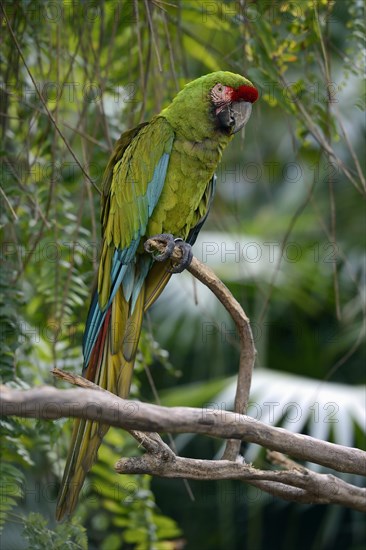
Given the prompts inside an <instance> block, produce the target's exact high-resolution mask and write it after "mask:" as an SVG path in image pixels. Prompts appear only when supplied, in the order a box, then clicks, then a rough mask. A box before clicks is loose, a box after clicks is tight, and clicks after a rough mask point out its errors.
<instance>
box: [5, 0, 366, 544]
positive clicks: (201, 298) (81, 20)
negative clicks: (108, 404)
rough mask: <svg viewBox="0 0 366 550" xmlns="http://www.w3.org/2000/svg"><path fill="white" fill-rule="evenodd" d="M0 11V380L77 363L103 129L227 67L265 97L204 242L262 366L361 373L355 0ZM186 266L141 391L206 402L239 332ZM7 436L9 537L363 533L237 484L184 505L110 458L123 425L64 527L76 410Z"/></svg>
mask: <svg viewBox="0 0 366 550" xmlns="http://www.w3.org/2000/svg"><path fill="white" fill-rule="evenodd" d="M2 6H3V8H4V9H5V12H6V14H7V18H5V17H4V16H3V17H2V28H3V31H4V37H5V39H4V41H3V43H2V46H1V53H0V55H1V76H0V78H1V90H0V92H1V109H0V111H1V116H0V121H1V138H2V142H1V147H0V155H1V169H2V178H1V180H2V181H1V197H2V205H3V207H2V210H1V214H0V222H1V239H2V248H1V260H2V264H3V269H2V273H1V279H0V288H1V297H0V320H1V326H2V332H1V334H2V341H1V343H2V354H1V358H0V361H1V363H0V368H1V378H2V381H3V382H7V383H11V384H12V385H13V386H15V387H20V388H26V387H29V386H33V385H38V384H42V383H48V384H52V383H54V382H53V380H52V378H51V376H50V370H51V368H52V367H54V366H58V367H60V368H64V369H70V370H73V371H76V372H79V371H80V369H81V363H82V359H81V336H82V332H83V327H84V320H85V317H86V311H87V307H88V297H89V292H90V287H91V284H92V282H93V278H94V273H95V269H96V266H97V260H98V249H99V221H98V220H99V195H98V192H97V191H96V187H98V186H100V180H101V175H102V172H103V170H104V167H105V165H106V162H107V159H108V156H109V153H110V151H111V149H112V147H113V142H114V141H115V139H117V138H118V137H119V135H120V133H121V132H123V131H124V130H125V129H127V128H130V127H132V126H134V125H136V124H137V123H138V122H140V121H142V120H148V119H149V118H150V117H151V116H152V115H153V114H155V113H157V112H158V111H159V110H160V109H161V108H162V107H163V106H164V105H166V104H168V103H169V102H170V101H171V99H172V98H173V96H174V95H175V93H176V92H177V91H178V90H179V89H180V88H181V87H182V86H183V85H184V84H185V83H186V82H187V81H189V80H192V79H193V78H196V77H197V76H200V75H201V74H204V73H207V72H210V71H214V70H219V69H225V70H231V71H234V72H239V73H243V74H245V75H247V76H248V77H249V78H251V80H252V81H253V82H254V83H255V85H256V86H257V87H258V88H259V89H260V92H261V99H260V101H259V102H258V103H257V104H256V105H255V106H254V109H253V115H252V119H251V121H250V123H249V125H248V127H247V130H246V136H245V140H244V141H243V140H242V139H241V138H240V137H236V139H235V140H234V142H233V143H232V144H231V146H230V148H229V149H228V150H227V151H226V152H225V155H224V157H223V159H222V163H221V166H220V168H219V170H218V193H217V196H216V199H215V204H214V207H213V210H212V212H211V214H210V217H209V219H208V222H207V224H206V226H205V231H206V232H205V233H203V235H202V236H201V240H200V241H199V243H198V246H197V247H196V253H197V254H198V255H201V256H202V257H204V256H205V255H206V260H207V261H209V262H210V263H212V265H213V266H214V268H215V270H216V272H217V273H218V275H219V276H221V277H222V279H223V280H224V281H225V283H226V284H227V285H228V286H229V288H230V289H231V290H232V292H233V293H234V295H235V296H236V297H237V299H238V300H239V301H240V302H241V303H242V304H243V306H244V307H245V310H246V312H247V313H248V315H249V316H250V318H251V320H252V324H253V328H254V329H255V330H254V332H255V335H256V347H257V349H258V365H259V366H260V367H266V368H267V369H272V370H280V371H284V372H287V373H294V372H296V373H298V374H301V375H303V376H307V377H309V378H310V377H312V378H315V379H319V381H322V382H321V383H322V384H323V387H324V385H325V384H326V382H324V380H332V381H338V382H343V383H347V384H349V385H350V391H351V390H352V385H356V384H357V385H359V384H362V383H364V382H365V370H364V360H365V348H364V345H365V331H364V323H363V318H364V310H365V303H364V286H363V283H364V265H365V264H364V256H365V255H364V205H363V199H364V195H365V188H366V186H365V176H364V168H365V166H364V114H363V110H364V108H365V87H364V81H363V80H362V79H363V77H364V62H363V55H364V51H365V50H364V43H363V37H364V18H363V16H364V13H363V11H364V10H363V3H362V2H361V1H359V0H336V1H331V0H299V1H297V2H293V1H291V2H290V1H287V0H281V1H275V0H273V1H268V0H256V1H254V0H252V1H251V0H248V1H245V0H241V1H238V2H231V1H218V2H212V1H206V0H192V1H189V0H184V1H169V2H165V1H162V0H154V1H145V0H118V1H114V0H110V1H105V2H102V1H100V0H96V1H93V2H88V1H85V2H84V1H83V2H82V1H79V2H75V3H72V2H68V1H67V0H65V1H64V2H62V1H61V0H59V1H56V2H55V1H52V2H51V1H45V2H43V1H42V2H41V1H38V0H37V1H27V0H23V1H19V0H15V1H8V2H7V1H3V2H2ZM6 19H7V20H6ZM9 27H10V28H11V31H10V28H9ZM31 76H32V77H33V80H34V82H35V83H36V86H37V88H38V90H39V92H40V94H41V96H42V99H41V98H40V97H39V95H38V94H37V93H36V92H35V89H34V83H33V82H32V80H31ZM46 106H47V108H48V110H49V112H50V113H51V114H52V118H53V120H51V119H50V117H49V115H48V113H47V112H46ZM66 143H67V144H68V146H66ZM70 149H72V151H73V152H74V154H75V156H76V158H77V159H78V161H77V162H76V161H75V159H74V158H73V156H72V155H71V154H70ZM85 172H86V173H87V174H88V175H89V178H90V179H88V177H86V175H85ZM213 231H215V233H213ZM249 243H252V245H251V247H250V246H249ZM209 245H210V246H211V248H209ZM230 247H231V248H230ZM233 247H234V248H233ZM233 249H234V250H235V254H234V255H233V254H232V252H230V251H232V250H233ZM209 250H210V251H211V253H210V254H209V253H208V251H209ZM256 253H257V254H260V256H261V257H260V258H259V259H258V261H257V258H256V256H255V254H256ZM259 260H260V261H259ZM182 281H184V279H183V278H180V279H179V280H178V278H176V280H175V281H173V282H172V287H171V288H172V290H171V291H169V289H167V291H166V294H165V295H166V298H165V299H164V295H163V296H162V297H161V299H160V304H159V303H158V304H157V306H156V308H155V310H154V311H152V313H151V316H149V318H148V320H147V323H146V330H145V333H144V335H143V338H142V342H141V346H140V348H141V351H140V353H139V357H138V362H137V365H136V377H135V380H134V384H133V388H132V395H133V397H140V398H141V399H146V400H155V399H156V396H155V392H154V391H153V390H152V389H151V387H150V384H149V377H148V376H146V374H145V373H146V372H151V373H152V375H153V378H154V381H155V385H156V386H157V387H158V388H159V390H160V388H165V391H164V393H163V394H162V399H164V402H165V403H168V404H170V405H175V404H176V405H189V404H192V405H194V406H200V405H202V404H205V403H207V402H209V401H214V400H215V399H216V398H217V396H218V395H219V393H220V392H221V391H222V390H224V389H225V387H228V386H229V384H230V383H231V378H230V376H231V375H234V374H235V372H236V368H237V358H238V351H237V342H236V339H235V333H234V334H233V332H232V331H233V327H232V326H231V324H230V319H228V318H227V317H226V316H225V314H224V313H223V312H222V310H221V309H220V308H218V307H216V304H215V303H213V302H212V300H211V301H210V299H209V298H208V297H207V294H204V293H203V291H202V289H200V287H198V288H197V289H196V293H197V298H198V306H195V303H194V298H193V296H194V290H193V287H192V283H190V282H189V283H188V284H184V283H183V282H182ZM169 292H170V294H169ZM207 330H209V332H207ZM156 341H159V343H160V344H158V343H157V342H156ZM164 349H167V350H168V351H169V357H168V356H167V353H166V352H165V351H164ZM289 379H290V378H289ZM319 383H320V382H319ZM299 392H300V388H299ZM282 397H283V396H279V398H282ZM262 398H263V399H262V400H263V401H264V399H265V397H264V393H262ZM256 399H257V400H258V401H259V402H260V400H261V394H258V395H256ZM299 399H300V397H299ZM338 405H339V407H340V411H343V416H341V419H342V422H343V421H344V422H348V423H346V424H345V425H347V426H348V425H350V426H352V422H353V421H352V419H351V418H350V416H349V415H347V409H346V407H343V408H342V402H339V403H338ZM357 430H359V428H358V427H356V426H355V427H354V437H355V440H356V439H357V441H360V440H361V437H362V435H360V433H359V432H358V431H357ZM352 433H353V432H352ZM336 436H337V434H335V435H334V434H333V436H332V437H336ZM1 437H2V449H1V450H2V456H1V484H2V486H1V502H0V521H1V523H2V525H4V524H5V529H4V532H3V542H4V548H5V547H9V548H12V549H16V548H25V547H27V545H28V547H31V548H43V547H45V545H46V544H47V546H48V547H52V548H58V547H60V548H61V547H65V548H85V547H86V544H87V542H86V537H88V544H89V548H108V549H110V548H138V549H141V550H142V549H145V548H157V549H158V550H162V549H164V548H167V549H168V548H180V547H183V546H184V545H185V544H186V547H187V548H192V549H195V548H197V547H199V548H201V549H210V550H211V549H215V548H230V549H231V548H233V549H234V548H240V549H243V548H251V549H252V548H271V549H276V548H293V547H294V546H296V547H298V548H299V549H301V548H307V549H308V548H314V550H315V549H318V548H324V549H328V548H329V549H330V548H332V549H334V548H342V549H347V548H350V549H352V550H357V549H358V548H361V544H362V537H363V536H364V525H363V523H362V520H361V519H360V515H359V514H357V513H355V512H351V511H349V510H342V509H339V508H336V507H332V506H328V507H323V508H320V507H319V506H317V507H311V506H300V505H294V504H289V503H283V502H280V501H278V500H275V499H272V498H271V497H269V496H268V495H265V494H263V493H260V494H257V493H256V492H255V491H253V490H252V489H251V488H246V487H245V486H243V487H242V486H240V487H239V488H238V485H237V484H236V485H234V484H232V483H229V482H228V483H223V484H213V483H212V484H207V485H206V484H199V483H197V482H195V483H192V484H191V487H192V490H193V492H194V494H195V498H196V500H195V501H194V502H191V501H190V499H189V497H188V494H187V491H186V489H185V487H184V485H183V484H182V483H181V482H178V481H172V480H154V481H153V482H152V487H153V489H154V493H153V492H152V489H151V480H150V479H149V478H147V477H145V476H141V477H138V476H136V477H134V478H127V477H126V478H125V477H124V478H123V479H122V480H121V478H120V477H118V478H117V476H116V474H114V473H113V464H114V462H115V461H116V460H117V459H118V457H119V456H122V455H124V456H126V455H129V454H132V453H136V452H137V450H136V445H135V442H134V441H131V440H130V438H129V437H127V435H125V434H122V433H121V432H120V431H116V430H110V432H109V434H108V436H107V438H106V443H105V444H104V445H103V446H102V448H101V451H100V459H99V461H98V463H97V465H96V466H95V467H94V469H93V471H92V473H91V474H90V475H89V477H88V483H87V484H86V487H85V490H84V491H83V495H82V498H81V501H80V505H79V508H78V515H77V516H76V517H75V518H74V519H73V520H72V521H71V522H69V523H67V524H65V525H62V526H57V527H55V524H54V520H53V515H54V504H55V498H56V494H57V486H58V483H59V479H60V476H61V473H62V469H63V464H64V458H65V456H66V449H67V446H68V440H69V437H70V423H69V422H64V421H59V422H55V423H48V422H33V421H30V420H27V421H24V420H15V419H7V420H6V421H4V422H2V424H1ZM177 445H179V448H180V449H182V452H184V454H185V455H189V456H197V457H212V455H213V454H214V453H215V452H217V451H218V443H217V442H213V441H211V440H208V438H193V439H192V438H186V439H184V438H183V439H182V438H180V439H179V438H178V440H177ZM261 460H263V459H262V458H261ZM116 478H117V479H116ZM154 494H155V495H156V496H154ZM156 502H157V503H156ZM159 507H160V508H161V511H160V508H159ZM35 514H38V515H35ZM39 514H41V517H40V516H39ZM192 517H193V518H194V519H193V520H192ZM43 518H44V519H43ZM170 518H172V519H170ZM20 522H21V523H23V522H24V532H23V535H22V533H21V531H20V530H19V528H18V524H19V523H20ZM84 528H85V529H86V531H84ZM42 544H43V546H42Z"/></svg>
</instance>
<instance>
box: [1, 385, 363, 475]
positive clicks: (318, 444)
mask: <svg viewBox="0 0 366 550" xmlns="http://www.w3.org/2000/svg"><path fill="white" fill-rule="evenodd" d="M0 414H1V416H21V417H27V418H44V419H49V420H55V419H58V418H62V417H75V418H85V419H89V420H97V421H99V422H103V423H105V424H109V425H111V426H117V427H120V428H124V429H127V430H138V431H142V432H162V433H166V432H171V433H199V434H205V435H208V436H211V437H218V438H224V439H239V440H241V441H247V442H251V443H257V444H258V445H262V446H263V447H266V448H268V449H272V450H275V451H279V452H282V453H286V454H288V455H290V456H292V457H294V458H297V459H300V460H304V461H307V462H314V463H316V464H320V465H322V466H327V467H329V468H332V469H334V470H337V471H340V472H349V473H353V474H359V475H366V452H364V451H361V450H360V449H355V448H353V447H344V446H342V445H337V444H335V443H328V442H326V441H320V440H318V439H315V438H313V437H310V436H308V435H302V434H294V433H291V432H289V431H287V430H284V429H283V428H275V427H273V426H268V425H266V424H264V423H263V422H260V421H259V420H255V419H254V418H251V417H249V416H245V415H239V414H237V413H231V412H227V411H217V410H211V409H195V408H191V407H161V406H158V405H151V404H147V403H141V402H137V401H130V400H127V399H121V398H120V397H118V396H116V395H113V394H111V393H109V392H106V391H100V390H90V389H77V390H57V389H55V388H53V387H51V386H42V387H39V388H34V389H31V390H13V389H11V388H9V387H7V386H0Z"/></svg>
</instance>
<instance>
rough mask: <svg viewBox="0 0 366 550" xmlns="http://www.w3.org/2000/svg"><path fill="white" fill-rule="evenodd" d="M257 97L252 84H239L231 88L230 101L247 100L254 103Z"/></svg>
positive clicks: (256, 91) (255, 89)
mask: <svg viewBox="0 0 366 550" xmlns="http://www.w3.org/2000/svg"><path fill="white" fill-rule="evenodd" d="M257 99H258V90H257V88H254V86H245V85H243V86H239V88H233V89H232V92H231V101H249V102H250V103H254V102H255V101H257Z"/></svg>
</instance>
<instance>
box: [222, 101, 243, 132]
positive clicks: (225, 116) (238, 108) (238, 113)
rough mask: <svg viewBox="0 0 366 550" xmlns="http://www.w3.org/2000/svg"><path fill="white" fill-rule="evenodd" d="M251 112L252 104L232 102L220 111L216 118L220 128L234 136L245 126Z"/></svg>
mask: <svg viewBox="0 0 366 550" xmlns="http://www.w3.org/2000/svg"><path fill="white" fill-rule="evenodd" d="M251 112H252V104H251V103H250V102H249V101H234V102H233V103H229V104H228V105H227V106H226V107H224V108H223V109H222V111H220V113H219V114H218V115H217V118H218V119H219V121H220V126H222V127H224V128H226V129H227V130H229V131H230V134H236V132H239V130H241V129H242V128H243V126H245V125H246V123H247V122H248V120H249V118H250V115H251Z"/></svg>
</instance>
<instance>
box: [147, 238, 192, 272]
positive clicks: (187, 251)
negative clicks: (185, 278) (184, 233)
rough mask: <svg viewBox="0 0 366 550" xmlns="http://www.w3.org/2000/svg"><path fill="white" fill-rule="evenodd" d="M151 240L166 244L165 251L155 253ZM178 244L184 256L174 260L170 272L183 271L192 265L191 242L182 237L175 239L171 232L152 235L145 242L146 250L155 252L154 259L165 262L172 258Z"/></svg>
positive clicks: (151, 252)
mask: <svg viewBox="0 0 366 550" xmlns="http://www.w3.org/2000/svg"><path fill="white" fill-rule="evenodd" d="M150 240H154V241H158V242H161V243H162V244H164V245H165V247H166V248H165V251H164V252H162V253H160V254H156V253H154V250H153V248H152V247H151V243H150ZM176 246H177V247H178V248H179V249H180V250H181V252H182V258H181V259H180V260H179V261H177V260H173V266H172V267H171V268H170V269H169V270H168V271H169V272H170V273H182V271H184V270H185V269H187V267H188V266H189V265H190V263H191V261H192V258H193V252H192V247H191V245H190V244H188V243H186V242H185V241H184V240H183V239H181V238H180V237H178V238H176V239H175V238H174V237H173V235H171V234H170V233H162V234H161V235H154V236H153V237H150V238H149V239H148V240H147V241H146V242H145V244H144V248H145V250H146V252H149V253H150V254H153V256H154V260H156V261H157V262H164V261H165V260H168V259H169V258H171V257H172V255H173V252H174V248H175V247H176Z"/></svg>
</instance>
